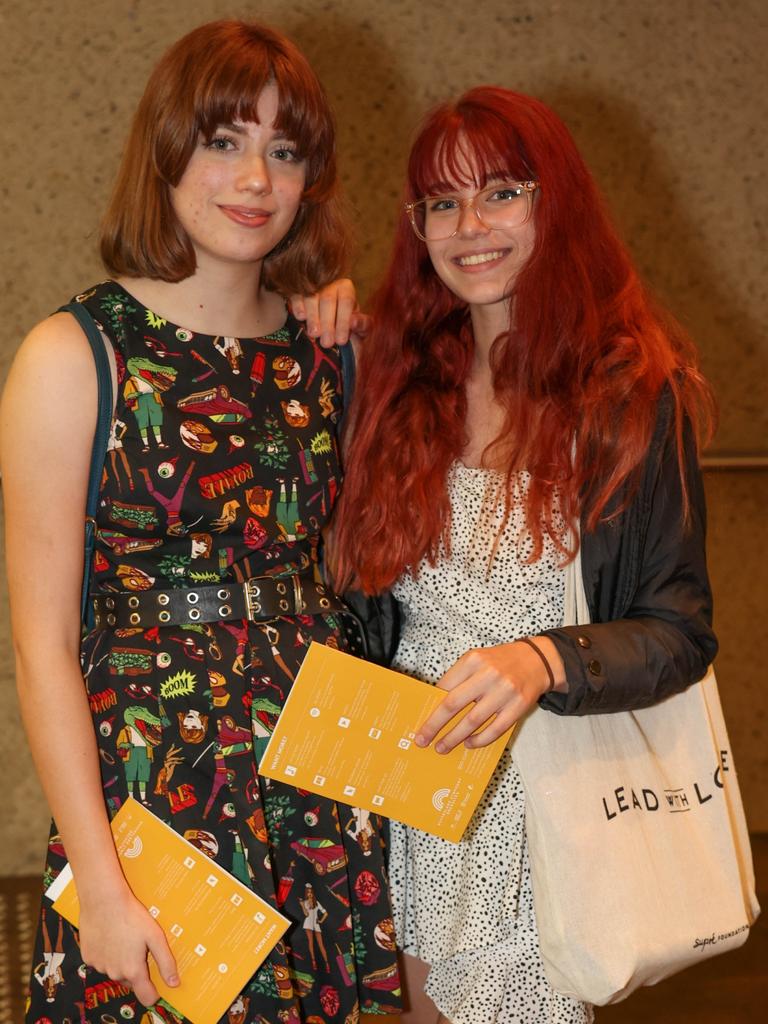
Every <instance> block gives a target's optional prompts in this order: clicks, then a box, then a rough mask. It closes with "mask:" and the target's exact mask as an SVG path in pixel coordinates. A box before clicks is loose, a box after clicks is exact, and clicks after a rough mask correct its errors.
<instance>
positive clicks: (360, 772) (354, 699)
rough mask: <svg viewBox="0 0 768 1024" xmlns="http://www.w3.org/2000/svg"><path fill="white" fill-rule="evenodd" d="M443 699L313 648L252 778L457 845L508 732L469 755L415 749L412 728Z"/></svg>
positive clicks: (459, 750) (402, 678) (396, 676)
mask: <svg viewBox="0 0 768 1024" xmlns="http://www.w3.org/2000/svg"><path fill="white" fill-rule="evenodd" d="M444 697H445V691H443V690H438V689H436V688H435V687H434V686H430V685H429V684H428V683H423V682H421V681H420V680H418V679H412V678H411V677H410V676H406V675H403V674H402V673H400V672H393V671H392V670H391V669H388V668H382V667H381V666H380V665H372V664H371V663H370V662H367V661H362V660H361V659H360V658H354V657H353V656H352V655H350V654H342V653H341V652H340V651H336V650H333V649H332V648H330V647H325V646H324V645H323V644H318V643H313V644H311V645H310V648H309V650H308V652H307V654H306V657H305V658H304V662H303V664H302V666H301V669H300V670H299V673H298V675H297V676H296V681H295V682H294V684H293V688H292V689H291V692H290V694H289V695H288V699H287V700H286V702H285V706H284V707H283V710H282V712H281V713H280V717H279V719H278V721H277V725H276V727H275V731H274V732H273V733H272V737H271V739H270V741H269V744H268V745H267V748H266V750H265V751H264V754H263V756H262V759H261V763H260V764H259V772H260V774H261V775H266V776H267V777H268V778H270V779H276V780H278V781H280V782H287V783H289V784H290V785H292V786H297V787H298V788H299V789H306V790H309V791H310V792H311V793H317V794H318V795H320V796H327V797H330V798H331V799H332V800H338V801H340V802H341V803H345V804H349V805H351V806H353V807H360V808H362V809H363V810H367V811H374V812H375V813H376V814H383V815H386V816H387V817H388V818H395V819H396V820H397V821H403V822H405V823H406V824H407V825H415V826H416V828H420V829H423V830H424V831H425V832H432V833H433V834H434V835H437V836H442V838H443V839H450V840H452V841H453V842H458V841H459V840H460V839H461V837H462V835H463V833H464V829H465V828H466V827H467V824H468V822H469V819H470V818H471V817H472V814H473V813H474V810H475V807H476V806H477V804H478V801H479V800H480V797H481V796H482V794H483V791H484V790H485V787H486V786H487V785H488V781H489V779H490V777H491V773H492V772H493V769H494V768H495V767H496V764H497V762H498V760H499V758H500V757H501V753H502V751H503V750H504V747H505V746H506V745H507V743H508V741H509V737H510V736H511V734H512V730H511V729H510V730H509V731H508V732H506V733H505V734H504V735H503V736H500V737H499V738H498V739H497V740H495V741H494V742H493V743H491V744H489V745H488V746H487V747H478V748H476V749H474V750H468V749H467V748H466V747H465V746H464V745H463V744H461V745H460V746H458V747H456V748H455V749H454V750H452V751H451V752H450V753H449V754H437V753H436V752H435V749H434V743H433V744H431V745H430V746H429V747H426V748H424V747H417V746H416V744H415V743H414V742H413V739H414V736H415V734H416V729H417V728H418V726H419V725H421V723H422V722H423V721H424V720H425V719H426V718H427V717H428V715H429V714H430V713H431V711H432V710H433V709H434V708H435V707H437V705H438V704H439V703H440V702H441V701H442V700H443V698H444ZM467 710H468V709H467ZM453 724H455V719H454V720H453V722H451V723H449V724H448V725H447V726H446V728H445V729H444V730H443V732H447V731H448V730H449V729H450V728H452V725H453Z"/></svg>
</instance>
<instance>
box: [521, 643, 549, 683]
mask: <svg viewBox="0 0 768 1024" xmlns="http://www.w3.org/2000/svg"><path fill="white" fill-rule="evenodd" d="M518 640H519V642H520V643H521V644H528V646H529V647H531V648H532V649H533V650H534V651H536V653H537V654H538V656H539V657H540V658H541V660H542V661H543V662H544V668H545V669H546V670H547V675H548V676H549V686H548V687H547V690H546V692H547V693H551V691H552V690H554V688H555V676H554V673H553V672H552V666H551V665H550V664H549V662H548V661H547V657H546V655H545V654H544V652H543V651H542V650H541V648H539V647H538V646H537V645H536V644H535V643H534V642H533V640H531V638H530V637H529V636H521V637H519V638H518Z"/></svg>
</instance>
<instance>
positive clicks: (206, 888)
mask: <svg viewBox="0 0 768 1024" xmlns="http://www.w3.org/2000/svg"><path fill="white" fill-rule="evenodd" d="M111 826H112V833H113V835H114V839H115V847H116V848H117V853H118V857H119V858H120V866H121V868H122V869H123V874H124V875H125V878H126V881H127V882H128V885H129V886H130V887H131V891H132V892H133V894H134V896H135V897H136V898H137V899H138V900H139V901H140V902H141V903H143V904H144V906H145V907H146V908H147V909H148V910H149V912H150V914H151V915H152V916H153V917H154V918H155V919H156V920H157V922H158V924H159V925H160V926H161V927H162V929H163V931H164V932H165V937H166V939H167V940H168V945H169V946H170V948H171V952H172V953H173V955H174V957H175V958H176V966H177V967H178V971H179V976H180V978H181V984H180V985H179V986H178V987H177V988H169V987H168V986H167V985H166V984H165V983H164V982H163V980H162V978H161V976H160V973H159V971H158V970H157V967H156V966H155V964H154V962H153V960H152V959H151V958H150V959H149V974H150V977H151V978H152V982H153V984H154V985H155V988H156V989H157V991H158V992H159V993H160V995H161V997H162V998H163V999H164V1000H165V1001H166V1002H168V1003H169V1004H170V1005H171V1006H173V1008H174V1009H176V1010H178V1011H179V1012H180V1013H182V1014H184V1016H185V1017H186V1018H187V1019H188V1020H189V1021H191V1022H193V1024H216V1022H217V1021H218V1020H219V1019H220V1018H221V1017H222V1016H223V1014H225V1013H226V1012H227V1009H228V1008H229V1006H230V1005H231V1003H232V1002H233V1000H234V999H235V997H236V996H237V994H238V992H240V990H241V989H243V988H244V987H245V985H246V984H247V982H248V980H249V979H250V978H251V976H252V975H253V974H255V972H256V971H257V970H258V968H259V966H260V965H261V964H262V963H263V961H264V960H265V959H266V957H267V954H268V953H269V951H270V950H271V949H272V947H273V946H274V945H275V943H276V942H277V941H278V940H279V939H280V937H281V936H282V935H283V933H284V932H285V930H286V928H287V927H288V925H289V921H288V920H286V918H284V917H283V915H282V914H279V913H278V912H277V911H276V910H275V909H274V908H273V907H272V906H270V904H269V903H266V902H265V901H264V900H262V899H261V898H260V897H259V896H257V895H256V893H254V892H253V891H252V890H251V889H249V888H248V887H247V886H245V885H243V883H242V882H240V881H238V879H236V878H235V877H234V876H233V875H230V874H229V872H227V871H225V870H224V869H223V868H221V867H219V866H218V864H216V863H214V862H213V861H212V860H210V859H209V858H208V857H206V855H205V854H203V853H201V852H200V851H199V850H198V849H197V848H196V847H194V846H193V845H192V844H191V843H189V842H187V840H186V839H184V838H183V837H182V836H180V835H179V834H178V833H177V832H174V830H173V829H172V828H171V827H170V826H169V825H166V824H165V822H163V821H161V820H160V819H159V818H158V817H156V816H155V815H154V814H152V812H151V811H148V810H147V809H146V807H144V806H142V804H140V803H139V802H138V801H136V800H134V799H133V798H132V797H131V798H129V799H128V800H126V802H125V803H124V804H123V806H122V807H121V808H120V810H119V811H118V812H117V814H116V815H115V817H114V818H113V819H112V822H111ZM46 895H48V896H49V897H50V898H51V899H53V900H54V904H53V907H54V910H56V911H58V913H60V914H61V915H62V917H65V918H66V919H67V920H68V921H70V922H71V923H72V924H74V925H75V927H77V925H78V922H79V918H80V904H79V901H78V898H77V892H76V891H75V884H74V881H73V879H72V871H71V869H70V867H69V865H67V866H66V867H65V868H64V870H63V871H62V872H61V874H60V875H59V876H58V877H57V879H56V881H55V882H54V883H53V885H52V886H50V888H49V889H48V891H47V894H46Z"/></svg>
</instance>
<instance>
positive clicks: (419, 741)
mask: <svg viewBox="0 0 768 1024" xmlns="http://www.w3.org/2000/svg"><path fill="white" fill-rule="evenodd" d="M413 742H414V743H415V744H416V746H417V747H426V745H427V740H426V737H425V736H422V735H421V733H419V734H418V735H417V736H415V737H414V739H413Z"/></svg>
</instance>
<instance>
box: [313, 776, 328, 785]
mask: <svg viewBox="0 0 768 1024" xmlns="http://www.w3.org/2000/svg"><path fill="white" fill-rule="evenodd" d="M312 781H313V782H314V784H315V785H316V786H324V785H325V776H324V775H316V776H315V777H314V779H313V780H312Z"/></svg>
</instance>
